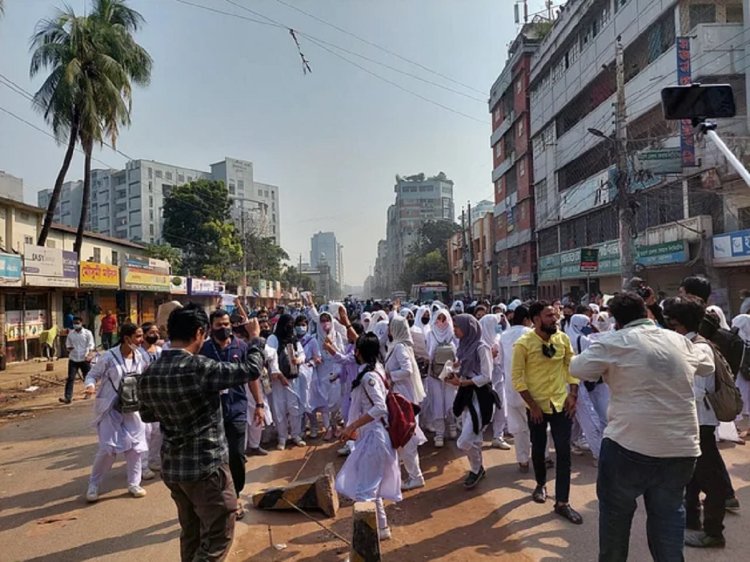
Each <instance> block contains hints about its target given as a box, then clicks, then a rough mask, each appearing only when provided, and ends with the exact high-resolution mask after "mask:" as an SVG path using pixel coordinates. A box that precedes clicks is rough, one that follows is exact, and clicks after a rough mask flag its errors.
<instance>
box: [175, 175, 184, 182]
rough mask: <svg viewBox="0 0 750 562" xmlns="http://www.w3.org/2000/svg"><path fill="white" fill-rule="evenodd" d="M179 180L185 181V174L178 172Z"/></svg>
mask: <svg viewBox="0 0 750 562" xmlns="http://www.w3.org/2000/svg"><path fill="white" fill-rule="evenodd" d="M177 181H178V182H179V183H185V176H184V175H183V174H177Z"/></svg>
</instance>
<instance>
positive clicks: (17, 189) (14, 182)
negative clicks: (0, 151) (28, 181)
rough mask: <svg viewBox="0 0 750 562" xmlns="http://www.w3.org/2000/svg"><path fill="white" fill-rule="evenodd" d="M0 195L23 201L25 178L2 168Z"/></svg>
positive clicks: (0, 172) (0, 173)
mask: <svg viewBox="0 0 750 562" xmlns="http://www.w3.org/2000/svg"><path fill="white" fill-rule="evenodd" d="M0 197H7V198H8V199H14V200H16V201H23V180H22V179H21V178H17V177H15V176H12V175H10V174H8V173H6V172H4V171H3V170H0Z"/></svg>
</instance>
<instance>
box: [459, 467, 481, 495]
mask: <svg viewBox="0 0 750 562" xmlns="http://www.w3.org/2000/svg"><path fill="white" fill-rule="evenodd" d="M485 476H486V473H485V471H484V467H480V469H479V472H476V473H475V472H469V475H468V476H467V477H466V480H464V488H466V489H467V490H471V489H472V488H474V487H475V486H476V485H477V484H479V481H480V480H481V479H482V478H484V477H485Z"/></svg>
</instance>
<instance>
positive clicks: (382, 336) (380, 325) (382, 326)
mask: <svg viewBox="0 0 750 562" xmlns="http://www.w3.org/2000/svg"><path fill="white" fill-rule="evenodd" d="M370 331H371V332H372V333H373V334H375V335H376V336H378V340H379V341H380V354H381V355H382V356H383V357H381V359H382V360H383V361H385V352H386V347H387V345H388V321H387V320H381V321H380V322H377V323H373V322H370Z"/></svg>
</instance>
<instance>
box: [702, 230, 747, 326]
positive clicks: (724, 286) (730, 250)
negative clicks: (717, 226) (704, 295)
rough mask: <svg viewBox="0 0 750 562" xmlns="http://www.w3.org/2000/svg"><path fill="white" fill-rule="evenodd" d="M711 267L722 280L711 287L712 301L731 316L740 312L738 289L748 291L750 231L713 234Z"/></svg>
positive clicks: (740, 299) (740, 301)
mask: <svg viewBox="0 0 750 562" xmlns="http://www.w3.org/2000/svg"><path fill="white" fill-rule="evenodd" d="M712 246H713V266H714V267H715V268H716V270H717V273H719V275H718V278H719V279H720V280H721V281H722V283H720V284H718V285H717V286H714V287H713V294H712V295H711V303H712V304H717V305H719V306H721V307H722V308H725V310H726V311H727V312H729V313H730V314H731V316H735V315H737V314H739V312H740V304H741V303H742V297H741V296H740V291H744V290H750V230H736V231H733V232H727V233H725V234H718V235H716V236H714V238H713V241H712Z"/></svg>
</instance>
